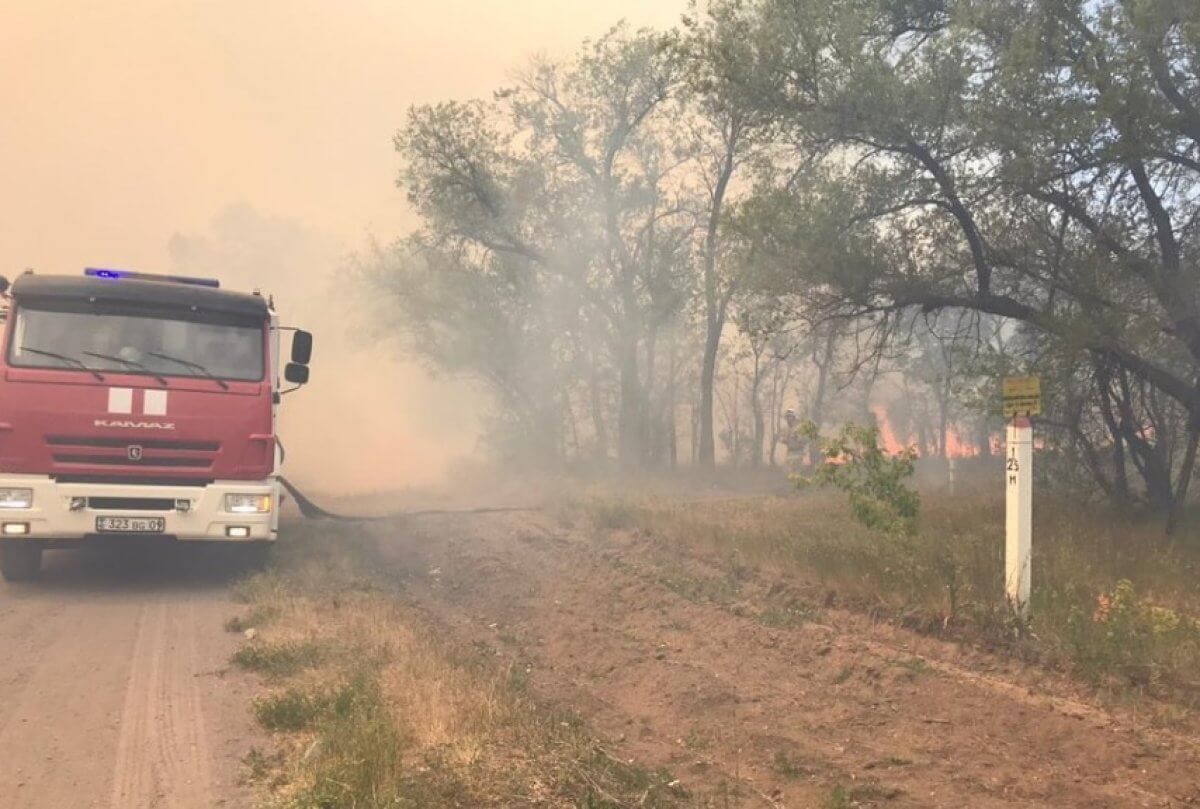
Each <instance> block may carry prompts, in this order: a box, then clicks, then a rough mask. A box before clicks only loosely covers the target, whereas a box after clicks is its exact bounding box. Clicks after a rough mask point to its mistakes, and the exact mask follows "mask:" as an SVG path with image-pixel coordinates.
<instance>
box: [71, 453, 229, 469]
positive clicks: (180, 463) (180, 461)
mask: <svg viewBox="0 0 1200 809" xmlns="http://www.w3.org/2000/svg"><path fill="white" fill-rule="evenodd" d="M53 457H54V462H55V463H61V464H73V465H87V466H126V467H129V468H130V469H141V468H143V467H147V466H169V467H173V468H174V467H187V468H191V469H207V468H208V467H210V466H212V461H210V460H207V459H205V458H160V457H155V456H152V455H143V456H142V458H141V460H138V461H135V460H133V459H131V458H129V457H128V456H127V455H54V456H53Z"/></svg>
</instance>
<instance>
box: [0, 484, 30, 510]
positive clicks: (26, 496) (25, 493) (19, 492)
mask: <svg viewBox="0 0 1200 809" xmlns="http://www.w3.org/2000/svg"><path fill="white" fill-rule="evenodd" d="M0 508H33V489H8V488H6V489H0Z"/></svg>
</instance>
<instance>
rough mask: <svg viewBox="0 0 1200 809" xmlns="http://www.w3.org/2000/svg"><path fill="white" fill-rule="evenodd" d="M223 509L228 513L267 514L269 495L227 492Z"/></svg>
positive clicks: (269, 502)
mask: <svg viewBox="0 0 1200 809" xmlns="http://www.w3.org/2000/svg"><path fill="white" fill-rule="evenodd" d="M225 510H226V511H228V512H229V513H230V514H268V513H270V511H271V495H269V494H227V495H225Z"/></svg>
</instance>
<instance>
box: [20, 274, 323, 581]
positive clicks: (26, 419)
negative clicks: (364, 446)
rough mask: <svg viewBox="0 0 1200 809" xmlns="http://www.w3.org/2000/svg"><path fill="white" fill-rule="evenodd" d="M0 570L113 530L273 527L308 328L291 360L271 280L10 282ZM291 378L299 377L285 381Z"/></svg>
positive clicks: (241, 536)
mask: <svg viewBox="0 0 1200 809" xmlns="http://www.w3.org/2000/svg"><path fill="white" fill-rule="evenodd" d="M6 290H7V292H8V293H9V294H7V295H4V298H5V299H4V300H2V301H0V310H3V311H0V319H2V322H0V327H2V328H3V338H2V339H0V574H3V576H4V578H5V579H8V580H21V579H30V578H33V577H34V576H36V575H37V572H38V570H39V568H40V566H41V557H42V551H43V550H45V549H48V548H62V547H75V546H78V545H79V544H81V543H87V542H90V541H95V540H96V539H98V538H100V537H104V536H114V537H117V538H128V537H131V536H138V535H141V536H155V537H161V538H163V539H169V540H178V541H212V542H240V543H256V544H257V546H259V547H261V546H265V545H266V544H267V543H270V542H273V541H274V540H275V539H276V537H277V535H278V531H279V502H280V484H279V480H278V475H279V466H280V463H281V461H282V450H281V447H280V444H279V441H278V439H277V437H276V424H277V421H276V419H277V415H278V407H279V402H280V397H281V395H282V394H284V393H287V392H289V391H290V390H295V389H296V388H297V387H299V386H300V385H303V384H305V383H306V382H307V381H308V373H309V372H308V362H309V360H310V358H311V354H312V337H311V335H310V334H309V333H307V332H304V331H300V330H295V329H288V331H291V332H292V340H291V361H290V362H288V363H287V364H286V365H284V366H282V367H281V363H280V333H281V332H282V331H284V329H281V327H280V326H279V321H278V317H277V315H276V313H275V311H274V307H273V305H272V302H271V301H270V300H269V299H267V298H264V297H263V296H262V295H260V294H258V293H255V294H252V295H251V294H242V293H236V292H230V291H226V290H222V289H220V287H219V284H218V283H217V282H216V281H213V280H209V279H197V278H183V277H177V276H154V275H148V274H143V273H133V272H127V271H121V270H106V269H88V270H86V271H85V272H84V273H83V274H82V275H79V276H64V275H38V274H33V273H26V274H24V275H22V276H20V277H18V278H17V279H16V281H15V282H14V283H12V285H11V287H9V285H8V283H7V282H4V281H0V295H2V294H3V293H4V292H5V291H6ZM282 382H287V383H290V384H291V385H292V387H291V388H289V389H287V390H285V389H283V388H282V387H281V386H282Z"/></svg>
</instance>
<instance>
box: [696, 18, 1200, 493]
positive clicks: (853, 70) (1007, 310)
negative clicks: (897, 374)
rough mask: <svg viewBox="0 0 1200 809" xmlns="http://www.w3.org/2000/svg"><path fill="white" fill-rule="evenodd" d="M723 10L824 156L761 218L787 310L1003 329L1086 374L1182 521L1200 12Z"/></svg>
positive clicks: (744, 73)
mask: <svg viewBox="0 0 1200 809" xmlns="http://www.w3.org/2000/svg"><path fill="white" fill-rule="evenodd" d="M721 8H722V9H723V12H722V13H723V14H725V15H731V16H733V17H735V18H736V19H737V21H738V22H737V29H736V30H738V31H742V32H745V31H747V30H748V31H750V32H751V34H750V35H749V36H748V37H747V39H748V40H749V41H751V42H753V47H754V50H755V52H756V54H757V55H756V58H754V59H751V60H748V62H747V63H746V65H747V67H746V68H745V69H744V70H741V71H740V73H739V74H738V75H739V79H738V80H739V82H740V86H741V88H742V91H743V92H744V93H745V94H746V95H747V97H749V98H752V99H754V100H755V103H756V105H757V107H758V109H760V110H761V111H762V112H764V113H765V114H770V115H772V116H775V117H776V118H777V119H778V121H779V123H780V126H783V127H786V129H787V132H788V137H789V140H790V141H792V142H794V143H797V144H799V145H800V148H802V149H803V150H805V152H806V153H820V154H821V155H823V156H824V160H823V161H822V163H821V165H820V166H819V167H818V168H817V169H815V170H813V171H812V172H810V173H808V174H807V175H806V176H805V177H804V182H803V183H796V182H788V183H786V184H777V185H776V186H774V187H772V188H768V189H762V190H761V191H760V192H759V194H758V195H757V200H756V201H755V202H754V203H753V204H754V205H755V206H757V208H758V209H759V211H760V212H761V213H762V215H763V216H764V217H767V218H768V220H767V224H766V226H764V227H761V228H760V229H759V231H758V235H759V237H760V238H759V249H760V251H761V252H760V256H761V259H762V260H763V261H764V262H770V263H772V264H773V266H774V267H775V276H774V279H773V283H774V286H775V288H776V289H777V290H780V291H790V292H797V291H799V290H803V291H804V293H805V294H808V295H811V296H813V297H814V298H818V299H819V300H820V302H821V303H823V304H824V305H825V306H826V307H827V308H828V309H830V310H837V311H840V312H842V313H843V314H847V315H856V316H864V315H871V314H879V313H895V312H901V311H909V310H913V309H917V310H921V311H926V312H934V311H938V310H965V311H971V312H978V313H984V314H987V315H991V316H995V317H999V318H1004V319H1006V320H1008V321H1010V322H1015V323H1020V324H1023V326H1024V327H1026V328H1028V329H1029V330H1030V331H1031V332H1033V333H1036V334H1037V335H1038V336H1039V337H1040V338H1042V339H1045V340H1048V341H1050V342H1051V343H1052V344H1053V346H1054V348H1055V350H1056V351H1061V352H1067V353H1069V352H1070V351H1076V352H1082V354H1083V355H1085V356H1087V357H1088V358H1089V362H1090V364H1091V366H1092V367H1093V369H1094V370H1095V371H1096V373H1097V374H1099V375H1100V378H1099V381H1100V383H1101V384H1100V385H1099V388H1100V389H1101V390H1103V388H1104V387H1105V384H1104V383H1107V389H1108V392H1107V393H1105V394H1103V396H1102V397H1101V399H1102V400H1103V399H1107V400H1108V401H1109V403H1110V405H1111V406H1112V407H1113V409H1114V419H1113V423H1112V425H1111V426H1110V432H1111V433H1112V434H1113V438H1114V440H1118V439H1119V440H1120V441H1121V442H1122V443H1123V444H1124V445H1125V446H1126V447H1131V446H1135V445H1136V446H1138V447H1140V456H1141V458H1142V461H1143V463H1141V464H1140V465H1138V467H1137V469H1138V472H1139V473H1140V475H1141V477H1142V481H1143V484H1144V486H1145V488H1146V490H1147V495H1148V497H1149V499H1150V501H1151V502H1152V503H1154V504H1155V505H1156V506H1157V507H1158V508H1160V509H1164V510H1167V511H1172V512H1173V511H1174V510H1175V509H1176V508H1177V507H1178V504H1179V503H1181V502H1182V500H1183V498H1184V496H1185V495H1186V492H1187V489H1188V485H1189V483H1190V478H1191V474H1192V469H1193V468H1194V466H1195V461H1196V448H1197V443H1198V441H1200V276H1198V273H1200V269H1198V267H1200V264H1198V263H1197V248H1198V247H1200V59H1198V57H1197V53H1198V52H1200V51H1198V43H1200V5H1197V4H1195V3H1191V2H1184V1H1183V0H1138V2H1134V0H1099V1H1098V2H1097V1H1096V0H1073V1H1072V0H1069V1H1068V2H1062V1H1061V0H985V2H977V1H975V0H936V1H935V2H918V3H909V2H895V0H835V1H834V2H827V0H787V1H786V2H785V0H761V2H756V3H741V2H728V3H725V4H722V6H721ZM717 19H721V17H718V18H717ZM764 65H770V66H771V69H770V70H764V69H763V66H764ZM729 67H730V69H731V70H735V69H737V65H734V64H731V65H730V66H729ZM1127 389H1128V393H1127V392H1126V391H1127ZM1154 409H1158V410H1160V411H1161V418H1156V417H1155V416H1153V413H1152V411H1153V410H1154ZM1155 420H1157V421H1158V422H1159V423H1160V424H1165V423H1167V422H1170V423H1181V424H1183V425H1185V426H1184V427H1183V429H1182V435H1180V433H1179V431H1176V430H1172V431H1169V432H1167V433H1157V432H1153V434H1152V430H1151V429H1150V426H1149V425H1150V424H1151V423H1152V422H1153V421H1155ZM1143 443H1148V444H1149V445H1150V446H1143ZM1167 444H1169V446H1168V445H1167ZM1151 457H1154V458H1157V459H1159V460H1161V461H1162V462H1161V463H1159V462H1157V461H1156V462H1154V463H1146V461H1147V460H1148V459H1149V458H1151ZM1164 472H1165V474H1163V473H1164Z"/></svg>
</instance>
